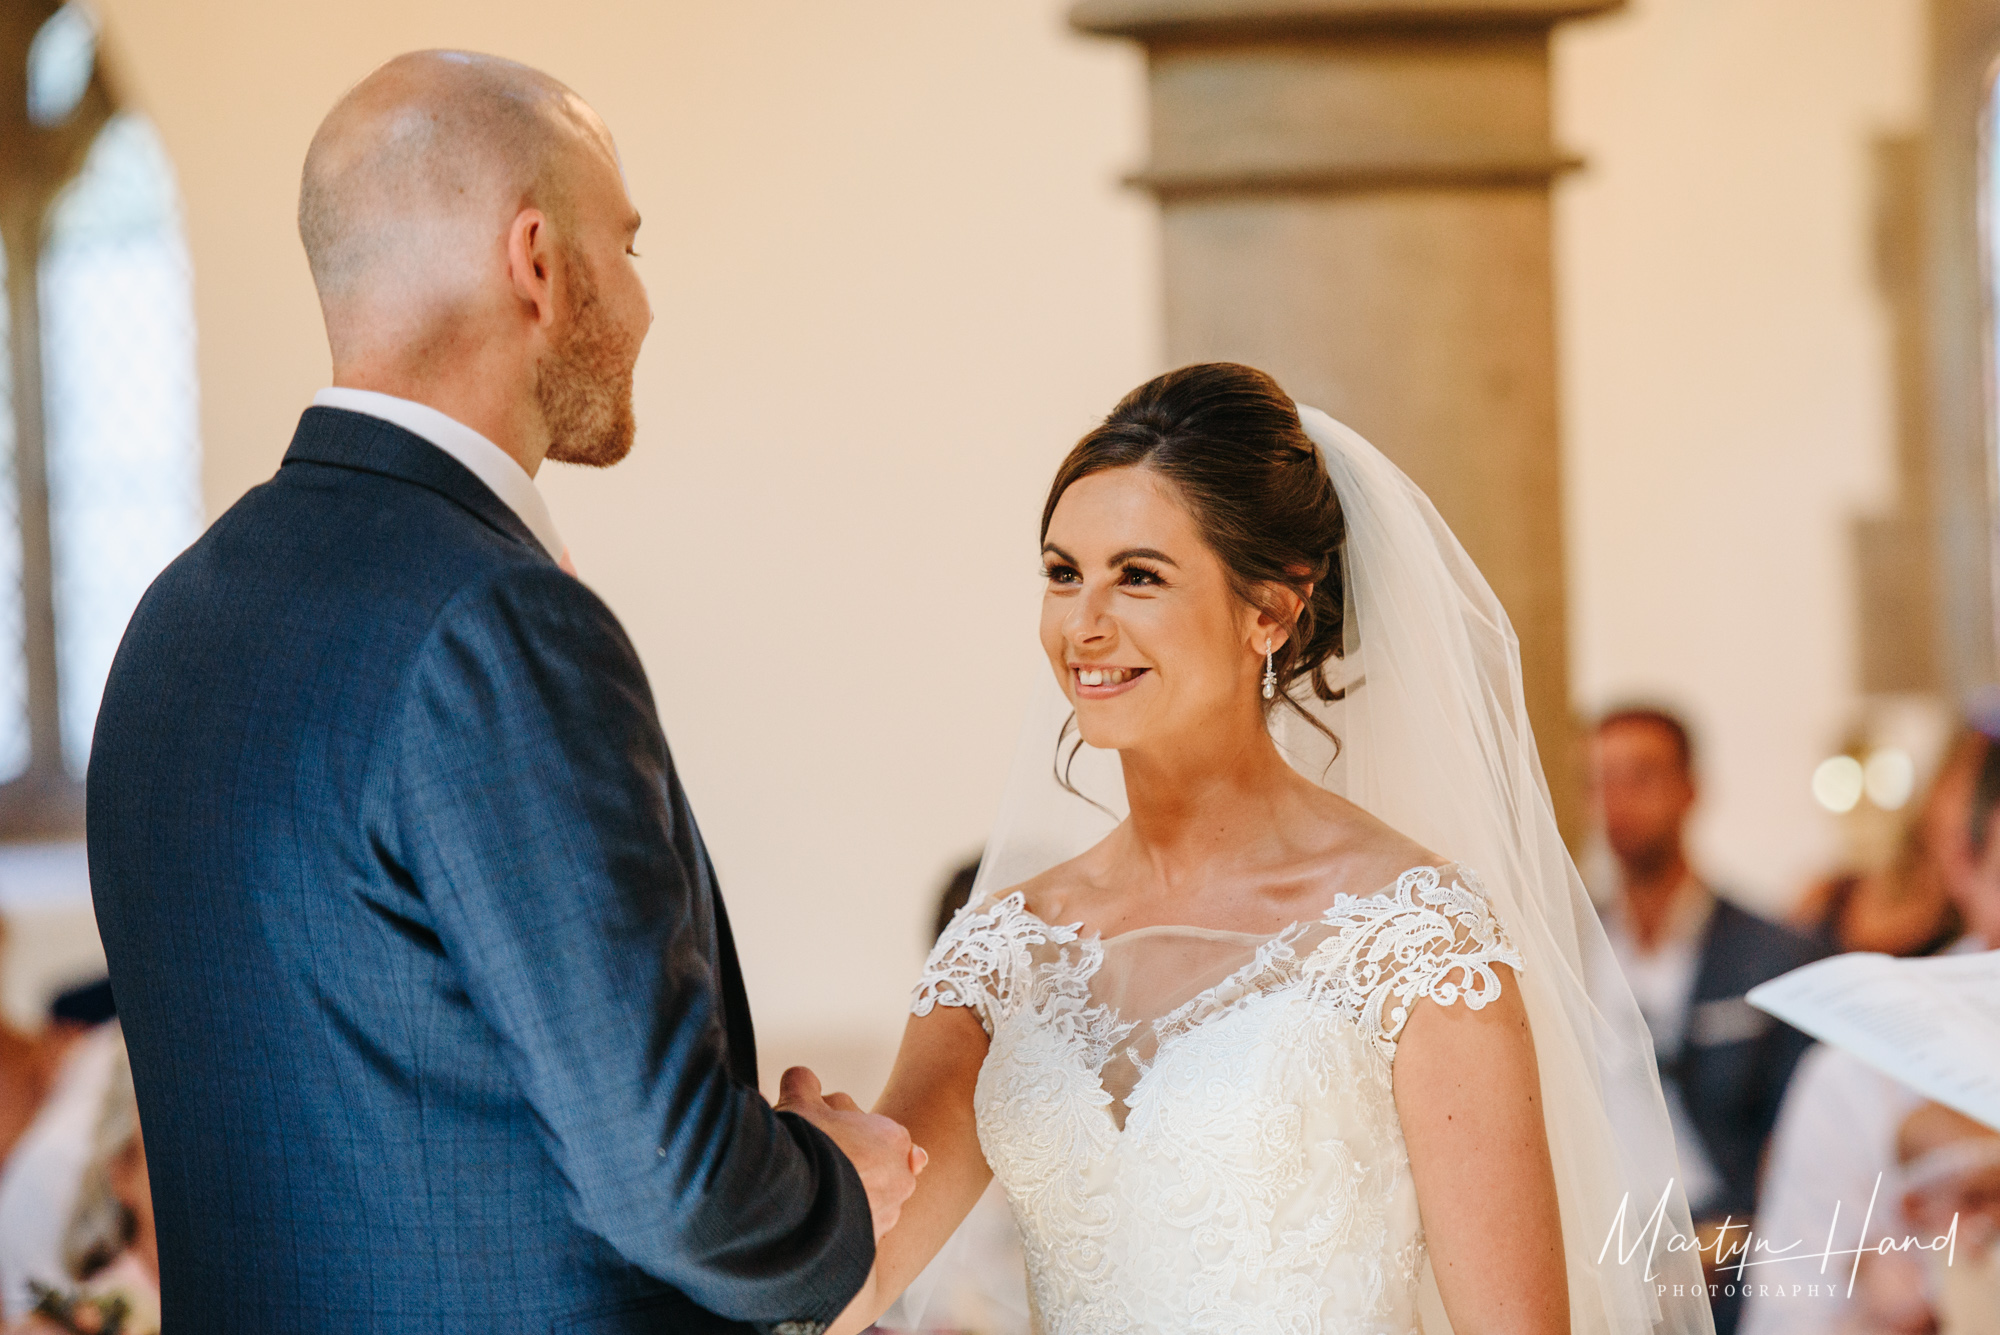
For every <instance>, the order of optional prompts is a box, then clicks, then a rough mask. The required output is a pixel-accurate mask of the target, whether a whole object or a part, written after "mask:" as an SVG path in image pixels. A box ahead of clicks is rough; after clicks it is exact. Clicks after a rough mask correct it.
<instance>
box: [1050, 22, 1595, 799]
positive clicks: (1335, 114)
mask: <svg viewBox="0 0 2000 1335" xmlns="http://www.w3.org/2000/svg"><path fill="white" fill-rule="evenodd" d="M1620 3H1622V0H1082V2H1081V3H1079V4H1077V5H1076V6H1075V7H1074V8H1073V9H1072V11H1071V16H1070V17H1071V22H1072V23H1073V24H1074V25H1075V26H1076V27H1077V28H1079V29H1081V30H1083V31H1085V32H1089V33H1097V34H1105V35H1114V36H1120V37H1127V38H1132V39H1135V40H1137V41H1138V42H1140V43H1141V44H1143V45H1144V47H1145V50H1146V56H1147V64H1148V70H1149V74H1150V86H1151V103H1152V160H1151V161H1150V162H1149V163H1148V164H1147V165H1146V166H1145V168H1144V169H1143V170H1142V171H1140V172H1139V173H1138V174H1137V175H1135V176H1134V177H1133V178H1132V182H1133V184H1135V185H1138V186H1141V187H1143V188H1145V189H1147V190H1150V191H1151V192H1152V193H1153V194H1154V196H1155V197H1156V198H1157V199H1158V200H1159V203H1160V212H1161V219H1162V224H1163V228H1164V241H1165V259H1166V275H1165V277H1166V320H1167V329H1166V334H1167V338H1166V347H1167V359H1168V362H1169V363H1170V364H1173V365H1181V364H1185V363H1188V362H1197V361H1219V360H1220V361H1241V362H1247V363H1250V364H1252V365H1255V366H1259V367H1262V368H1263V369H1265V370H1267V371H1269V372H1271V374H1273V375H1274V376H1276V377H1277V379H1278V381H1279V383H1281V384H1282V385H1284V386H1285V388H1286V389H1287V390H1289V391H1290V392H1291V393H1292V394H1293V395H1294V396H1295V397H1297V398H1298V399H1300V400H1301V401H1302V402H1306V403H1312V404H1316V405H1317V406H1319V407H1322V408H1324V409H1326V410H1327V411H1328V412H1329V413H1332V414H1333V415H1334V416H1335V417H1338V418H1340V419H1342V420H1343V421H1345V422H1347V423H1348V424H1349V425H1351V426H1353V427H1354V428H1355V429H1357V430H1359V431H1360V432H1361V433H1362V434H1364V435H1366V436H1367V437H1368V438H1369V439H1370V440H1372V441H1374V442H1375V443H1376V444H1377V445H1378V446H1379V447H1380V448H1381V449H1382V450H1383V451H1384V452H1385V453H1387V454H1388V455H1389V456H1390V457H1391V458H1392V459H1394V460H1395V461H1396V462H1397V463H1398V464H1399V465H1401V466H1402V468H1403V469H1404V470H1405V471H1407V472H1408V473H1409V474H1410V476H1411V477H1412V478H1414V479H1415V480H1416V482H1417V484H1418V485H1419V486H1421V487H1423V488H1424V489H1425V490H1426V491H1427V492H1429V493H1430V496H1431V498H1432V499H1433V500H1434V501H1435V502H1436V504H1437V507H1438V509H1439V510H1440V511H1441V512H1442V513H1443V515H1444V517H1445V519H1446V521H1447V522H1449V523H1450V524H1451V526H1452V527H1453V529H1454V530H1456V532H1457V533H1458V536H1459V538H1460V540H1461V541H1462V542H1463V543H1464V544H1465V546H1466V548H1467V550H1468V551H1470V552H1471V554H1472V556H1473V558H1474V559H1475V560H1476V561H1477V562H1478V563H1479V566H1480V568H1481V569H1482V570H1483V571H1484V572H1485V573H1486V577H1487V579H1488V580H1490V581H1491V582H1492V585H1493V587H1494V590H1495V591H1496V592H1497V593H1498V594H1499V596H1500V599H1501V601H1502V602H1503V603H1504V604H1505V605H1506V607H1507V611H1508V614H1509V616H1511V617H1512V619H1513V622H1514V627H1515V630H1516V631H1517V632H1518V633H1519V635H1520V640H1521V658H1522V664H1523V668H1524V670H1525V673H1526V677H1527V693H1528V709H1529V713H1530V715H1531V717H1532V719H1533V721H1534V726H1535V732H1536V736H1537V739H1538V740H1539V742H1540V744H1541V749H1542V763H1543V765H1544V767H1545V768H1546V770H1547V772H1548V777H1549V784H1550V787H1551V789H1552V790H1553V793H1554V796H1555V799H1556V809H1557V811H1558V813H1559V814H1560V815H1561V816H1562V818H1563V821H1564V825H1565V828H1566V829H1567V830H1572V831H1573V830H1574V828H1575V825H1576V821H1575V817H1576V814H1577V812H1578V811H1579V809H1580V805H1581V803H1580V794H1579V782H1578V774H1577V770H1578V765H1577V756H1576V747H1575V744H1574V736H1573V734H1574V727H1573V722H1572V716H1571V712H1570V704H1569V680H1568V677H1569V674H1568V663H1567V652H1568V651H1567V641H1566V638H1565V631H1564V584H1563V547H1562V527H1563V525H1562V495H1561V468H1560V460H1559V443H1558V438H1557V422H1556V417H1557V413H1556V369H1555V311H1554V304H1555V301H1554V288H1553V275H1552V272H1551V270H1552V261H1551V254H1550V202H1549V190H1550V184H1551V182H1552V181H1553V180H1554V179H1555V177H1556V176H1557V175H1558V174H1559V173H1561V172H1562V171H1563V170H1565V169H1566V168H1568V167H1569V166H1571V165H1573V160H1572V159H1569V158H1567V157H1565V156H1564V155H1563V154H1562V153H1561V152H1560V151H1559V150H1558V149H1557V148H1556V146H1555V144H1554V143H1553V141H1552V138H1551V131H1550V124H1549V34H1550V32H1551V30H1552V29H1553V27H1554V25H1555V24H1556V23H1558V22H1560V21H1562V20H1564V19H1569V18H1574V17H1578V16H1582V15H1586V14H1594V13H1600V12H1603V11H1606V10H1610V9H1614V8H1617V7H1618V5H1619V4H1620Z"/></svg>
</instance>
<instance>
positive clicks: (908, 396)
mask: <svg viewBox="0 0 2000 1335" xmlns="http://www.w3.org/2000/svg"><path fill="white" fill-rule="evenodd" d="M103 11H104V13H105V17H106V25H107V30H108V32H109V34H110V38H111V40H112V42H113V43H114V49H113V54H114V56H115V57H116V59H117V62H118V68H120V69H122V70H123V71H125V72H126V73H127V75H128V82H129V85H130V88H131V91H132V94H133V96H134V97H135V98H136V100H137V101H138V102H139V103H140V104H141V105H142V106H143V107H144V108H145V109H146V110H147V111H149V112H150V113H151V114H152V115H153V117H154V118H155V119H156V121H157V122H158V124H159V126H160V129H161V132H162V134H163V136H164V137H165V140H166V143H167V145H168V147H169V149H170V150H171V152H172V153H173V154H174V157H175V160H176V162H177V164H178V166H179V169H180V174H181V187H182V191H183V193H184V195H185V197H186V201H187V214H188V229H189V233H190V238H191V243H192V247H193V251H194V259H195V266H196V273H197V290H198V309H197V314H198V318H199V321H200V328H201V370H202V379H203V420H204V428H205V441H204V444H205V448H206V450H207V475H206V483H207V498H208V503H209V506H210V509H211V512H212V513H219V512H220V511H221V510H222V509H223V508H225V507H227V506H228V505H229V504H230V503H231V502H232V501H233V500H234V499H235V498H236V497H237V496H238V495H240V494H241V493H242V492H243V491H244V490H245V489H246V488H247V487H249V486H251V485H254V484H255V483H257V482H258V481H260V480H262V479H263V478H265V477H267V476H269V475H270V473H271V472H272V470H273V469H275V468H276V466H277V464H278V460H279V458H280V456H281V454H282V452H283V449H284V446H285V443H286V441H287V439H288V438H289V435H290V432H291V429H292V426H293V424H294V423H295V421H296V420H297V416H298V413H299V411H300V409H301V408H302V407H303V406H304V404H305V403H306V402H307V400H308V399H309V398H310V396H311V394H312V392H313V391H314V390H315V389H316V388H318V387H319V386H320V385H321V384H323V383H324V380H325V376H326V359H325V354H324V351H323V348H322V342H321V330H320V326H319V320H318V314H317V307H316V306H315V305H314V303H313V297H312V292H311V287H310V281H309V277H308V274H307V272H306V267H305V263H304V260H303V258H302V256H301V254H300V252H299V248H298V242H297V239H296V236H295V233H294V230H293V221H292V209H293V202H294V191H295V188H296V181H297V173H298V166H299V162H300V160H301V158H302V156H303V154H304V152H305V148H306V144H307V142H308V140H309V139H310V137H311V135H312V132H313V129H314V127H315V126H316V124H317V123H318V120H319V118H320V117H321V115H322V114H324V112H325V110H326V108H327V107H328V106H329V105H331V103H332V102H333V100H334V99H335V98H336V97H337V96H338V95H339V94H340V92H341V91H342V89H343V88H344V87H346V86H347V85H348V84H350V83H352V82H353V81H354V80H356V79H358V78H359V77H360V76H361V75H363V74H365V73H366V72H367V71H368V70H369V69H370V68H372V67H373V66H374V65H375V64H376V63H378V62H379V61H381V60H382V59H384V58H386V57H388V56H390V55H392V54H394V53H396V52H398V51H401V50H405V49H410V48H416V47H425V46H439V45H453V46H464V47H471V48H475V49H481V50H487V51H492V52H496V53H499V54H503V55H508V56H511V57H514V58H517V59H521V60H526V61H528V62H530V63H533V64H537V65H540V66H542V67H544V68H546V69H548V70H550V71H551V72H553V73H555V74H556V75H557V76H558V77H560V78H562V79H564V80H565V81H567V82H569V83H570V84H571V85H572V86H573V87H575V88H576V89H577V90H578V91H579V92H581V93H582V94H583V95H584V96H585V97H586V98H587V99H589V100H590V101H591V102H592V103H593V105H595V106H596V107H597V108H598V110H599V111H600V112H601V113H602V114H603V115H604V117H605V119H606V120H607V122H608V123H609V124H610V125H611V127H612V129H613V132H614V133H615V134H616V136H617V138H618V141H619V146H620V150H621V153H622V156H623V159H624V162H625V166H626V171H627V175H628V178H629V180H630V183H631V188H632V193H633V196H634V198H635V200H636V201H637V203H638V205H639V208H640V211H641V212H642V213H643V214H644V216H645V218H646V220H647V221H646V226H645V229H644V232H643V233H642V235H641V237H640V242H639V249H640V252H641V254H642V255H643V256H644V260H643V262H642V266H641V267H642V272H643V273H644V274H645V276H646V279H647V282H648V285H649V287H650V289H651V292H652V297H653V305H654V307H655V309H656V311H657V315H658V318H657V322H656V324H655V325H654V329H653V333H652V335H651V338H650V339H649V341H648V343H647V346H646V350H645V353H644V356H643V357H642V359H641V362H640V373H639V384H638V410H639V417H640V422H641V434H640V440H639V445H638V448H637V450H636V452H635V454H634V456H633V457H632V458H631V459H630V460H628V461H627V462H626V463H624V464H623V465H621V466H620V467H619V468H617V469H616V470H615V471H613V472H610V473H604V474H598V473H589V472H579V471H570V470H566V469H563V468H561V467H559V466H552V467H551V468H550V469H548V470H545V472H544V474H543V477H544V479H545V482H544V487H545V490H546V492H547V494H548V495H549V497H550V502H551V505H552V508H553V509H554V512H555V517H556V520H557V522H558V524H559V525H560V526H561V527H562V529H563V531H564V533H565V535H566V536H567V537H568V539H569V541H570V543H571V545H572V548H573V550H574V553H575V556H576V558H577V561H578V563H579V565H580V567H581V569H582V572H583V575H584V578H585V579H586V580H588V581H589V582H590V583H591V584H592V585H593V586H594V587H595V588H596V589H597V590H598V591H599V592H600V593H602V594H603V595H604V596H605V598H606V599H607V600H608V601H609V602H610V603H611V605H612V606H613V608H614V609H616V611H617V612H618V614H619V616H620V617H621V618H622V619H623V620H624V622H625V625H626V626H627V628H628V629H629V630H630V632H631V634H632V637H633V639H634V640H635V642H636V643H637V645H638V647H639V650H640V653H641V655H642V656H643V658H644V660H645V663H646V667H647V670H648V672H649V673H650V675H651V677H652V682H653V687H654V690H655V692H656V694H657V696H658V698H659V702H660V707H661V713H662V715H663V717H664V719H665V723H666V727H667V733H668V736H669V737H670V739H671V740H672V742H673V746H674V750H675V754H676V757H677V759H678V761H679V763H680V765H681V768H682V770H683V773H684V775H685V778H686V781H687V785H688V788H689V790H690V792H691V794H692V796H693V800H694V802H695V807H696V810H697V812H698V814H699V816H700V818H701V821H702V826H703V831H704V833H705V835H706V837H707V839H708V842H709V845H710V847H711V849H712V850H713V852H714V855H715V858H716V861H717V863H718V865H719V867H720V870H721V874H722V880H723V884H724V887H725V889H726V892H727V894H728V898H729V904H730V908H731V912H732V915H733V917H734V920H735V924H736V930H737V936H738V941H739V944H740V946H741V949H742V953H743V958H744V961H745V966H746V972H747V974H748V983H749V987H750V992H751V997H752V1000H753V1003H754V1005H755V1007H756V1009H757V1012H758V1015H759V1020H760V1025H759V1027H760V1033H761V1034H762V1036H763V1038H764V1045H765V1047H766V1049H767V1054H766V1055H767V1057H768V1058H769V1059H770V1060H767V1061H766V1066H767V1068H768V1067H770V1066H771V1065H772V1064H773V1062H774V1061H783V1060H787V1059H789V1058H790V1057H792V1056H793V1055H811V1056H815V1057H817V1058H818V1059H819V1061H820V1062H822V1063H823V1064H824V1065H826V1066H829V1067H831V1068H832V1071H831V1074H832V1075H833V1076H835V1077H836V1078H839V1079H841V1080H842V1081H843V1082H844V1083H847V1082H851V1083H856V1084H866V1083H868V1082H869V1081H870V1080H871V1079H876V1078H879V1071H880V1069H881V1060H882V1055H883V1052H884V1051H885V1050H886V1048H887V1047H888V1045H889V1044H891V1043H892V1042H893V1039H894V1036H895V1035H896V1034H897V1033H899V1032H900V1030H901V1024H902V1015H903V1010H904V1004H905V999H906V997H907V993H908V988H909V985H910V983H911V982H912V981H913V979H914V975H915V971H916V968H917V965H918V964H919V963H920V962H921V951H922V948H923V947H924V946H925V945H927V944H928V943H927V942H925V941H923V940H922V939H921V935H920V934H921V931H922V928H921V926H920V924H922V923H924V922H927V921H928V919H929V916H930V905H931V903H932V900H933V896H934V894H935V890H936V887H937V885H938V884H939V883H940V882H941V879H942V877H943V875H944V873H945V872H947V871H948V870H949V869H950V867H951V866H952V865H954V864H955V862H956V861H957V860H959V859H961V858H963V857H964V856H966V855H968V854H970V853H973V852H975V851H976V850H977V849H978V848H979V845H980V843H981V840H982V838H983V836H984V832H985V828H986V822H987V820H988V819H989V817H990V814H991V810H992V808H993V806H994V804H995V802H996V801H997V796H998V787H999V783H1000V780H1001V776H1002V773H1003V770H1004V768H1005V765H1006V762H1007V760H1008V758H1009V756H1010V754H1011V749H1012V744H1013V734H1014V731H1015V728H1016V726H1017V723H1018V718H1017V714H1018V709H1019V705H1020V702H1022V701H1023V700H1024V699H1025V697H1026V688H1027V686H1028V684H1029V681H1030V677H1029V674H1030V673H1031V672H1033V671H1035V670H1036V661H1037V659H1036V654H1037V651H1036V649H1035V647H1034V643H1033V639H1032V636H1033V624H1034V616H1035V606H1036V600H1037V598H1038V597H1039V586H1038V583H1037V580H1036V578H1035V570H1036V554H1035V548H1034V538H1035V533H1034V524H1035V521H1036V518H1037V517H1038V514H1039V506H1040V501H1041V491H1042V489H1043V487H1045V486H1046V484H1047V480H1048V477H1049V475H1050V474H1051V473H1052V472H1053V470H1054V467H1055V464H1056V463H1057V461H1058V460H1059V459H1060V458H1061V456H1062V453H1063V451H1064V450H1065V449H1066V448H1067V447H1068V445H1069V444H1070V443H1072V442H1073V441H1074V440H1075V438H1076V437H1077V436H1078V435H1080V434H1081V433H1082V431H1084V430H1085V429H1087V428H1088V427H1089V425H1090V424H1091V423H1092V421H1093V420H1094V419H1095V418H1096V417H1101V416H1102V414H1103V413H1104V412H1105V411H1106V410H1107V409H1108V408H1109V407H1110V406H1111V404H1112V403H1113V402H1115V401H1116V399H1117V398H1118V396H1119V395H1120V394H1122V393H1123V392H1124V391H1125V390H1126V389H1128V388H1130V387H1131V386H1132V385H1134V384H1137V383H1138V382H1139V381H1140V380H1142V379H1143V378H1144V377H1145V376H1146V375H1147V374H1149V373H1150V372H1151V371H1152V370H1153V369H1154V367H1153V359H1154V357H1155V356H1156V355H1157V354H1156V353H1155V346H1156V343H1157V339H1156V336H1155V329H1156V327H1157V323H1158V320H1157V316H1156V314H1155V308H1154V295H1153V293H1154V281H1153V274H1154V268H1155V264H1154V259H1153V245H1154V242H1153V228H1152V224H1151V219H1150V213H1149V211H1148V209H1147V206H1146V205H1145V204H1144V202H1143V201H1142V200H1140V199H1138V198H1135V197H1133V196H1131V195H1130V194H1128V193H1126V192H1124V191H1122V190H1121V189H1119V188H1118V187H1117V185H1116V181H1117V177H1118V174H1119V172H1120V170H1121V169H1122V168H1123V167H1124V166H1126V165H1127V164H1129V163H1131V162H1134V161H1136V160H1137V159H1138V157H1139V145H1140V141H1139V138H1138V136H1139V133H1140V129H1139V127H1140V123H1141V117H1142V115H1143V103H1142V100H1141V91H1140V87H1139V82H1138V69H1137V63H1136V61H1135V60H1134V59H1132V58H1131V57H1129V56H1128V55H1127V54H1126V53H1124V52H1122V51H1120V50H1118V49H1116V48H1114V47H1110V46H1104V45H1097V44H1089V43H1084V42H1081V41H1076V40H1073V39H1072V38H1071V37H1070V36H1069V35H1068V33H1067V32H1066V30H1065V29H1064V27H1063V25H1062V19H1061V15H1060V12H1059V11H1058V9H1057V8H1056V7H1055V6H1054V5H1051V4H1046V3H1011V4H991V5H939V4H935V3H932V0H870V2H869V3H866V4H862V3H852V2H851V0H838V2H835V0H823V2H821V3H813V4H802V3H779V2H777V0H733V2H732V3H730V4H727V5H715V4H694V3H688V2H686V0H673V2H672V3H653V4H644V5H640V4H630V3H610V2H608V0H575V2H573V3H571V4H568V5H565V6H562V7H560V8H559V9H550V8H549V7H548V6H545V5H536V4H527V3H520V2H519V0H477V2H476V3H474V2H470V0H424V3H408V2H407V0H399V2H398V3H386V2H385V0H342V2H341V3H339V4H334V3H327V2H326V0H287V3H285V4H282V5H273V4H269V3H265V2H264V0H106V3H105V4H104V5H103Z"/></svg>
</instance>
